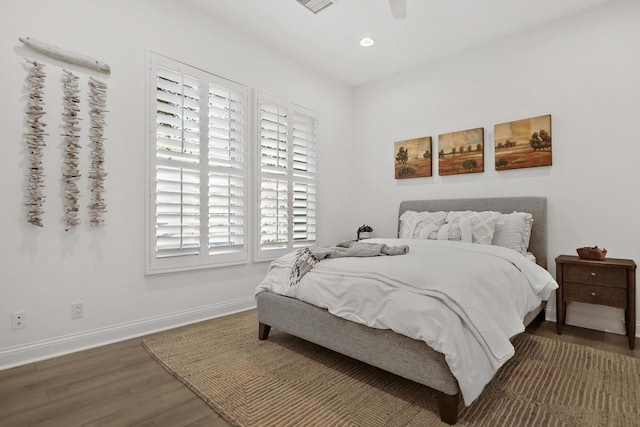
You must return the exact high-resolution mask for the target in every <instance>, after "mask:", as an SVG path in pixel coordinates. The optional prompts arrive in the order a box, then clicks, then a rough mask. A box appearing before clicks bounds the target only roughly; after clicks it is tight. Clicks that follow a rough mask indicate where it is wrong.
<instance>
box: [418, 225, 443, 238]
mask: <svg viewBox="0 0 640 427" xmlns="http://www.w3.org/2000/svg"><path fill="white" fill-rule="evenodd" d="M441 227H444V225H438V224H436V223H433V224H429V225H427V226H426V227H424V228H422V230H420V232H419V233H418V239H428V240H437V239H438V230H439V229H440V228H441Z"/></svg>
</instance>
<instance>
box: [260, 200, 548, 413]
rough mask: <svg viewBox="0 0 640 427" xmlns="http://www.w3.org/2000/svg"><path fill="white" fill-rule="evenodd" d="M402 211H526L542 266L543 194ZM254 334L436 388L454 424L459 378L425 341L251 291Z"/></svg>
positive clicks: (428, 203) (418, 203) (406, 206)
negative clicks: (299, 343)
mask: <svg viewBox="0 0 640 427" xmlns="http://www.w3.org/2000/svg"><path fill="white" fill-rule="evenodd" d="M407 210H414V211H418V212H422V211H430V212H435V211H459V210H474V211H488V210H491V211H497V212H502V213H511V212H513V211H518V212H529V213H531V215H532V216H533V227H532V230H531V240H530V243H529V251H530V252H532V253H533V255H534V256H535V257H536V260H537V263H538V264H539V265H540V266H542V267H544V268H546V267H547V199H546V198H545V197H498V198H477V199H440V200H413V201H404V202H401V203H400V212H399V216H400V215H402V214H403V213H404V212H405V211H407ZM256 300H257V307H258V309H257V313H258V338H259V339H260V340H265V339H267V338H268V336H269V331H270V329H271V327H274V328H276V329H278V330H280V331H283V332H286V333H289V334H291V335H295V336H297V337H300V338H302V339H305V340H307V341H311V342H313V343H316V344H318V345H321V346H323V347H326V348H329V349H331V350H334V351H336V352H338V353H341V354H344V355H346V356H349V357H352V358H354V359H357V360H360V361H362V362H365V363H368V364H370V365H373V366H376V367H378V368H381V369H384V370H386V371H389V372H392V373H394V374H396V375H400V376H402V377H404V378H408V379H410V380H412V381H415V382H417V383H420V384H423V385H426V386H428V387H431V388H432V389H434V390H436V392H437V400H438V411H439V413H440V418H441V419H442V421H444V422H446V423H448V424H455V423H456V421H457V418H458V407H459V405H460V389H459V387H458V382H457V381H456V379H455V377H454V376H453V374H452V373H451V371H450V370H449V367H448V366H447V363H446V362H445V359H444V355H443V354H442V353H439V352H437V351H435V350H433V349H432V348H431V347H429V346H428V345H427V344H426V343H425V342H423V341H418V340H414V339H411V338H408V337H406V336H403V335H399V334H396V333H395V332H393V331H390V330H380V329H373V328H369V327H367V326H364V325H361V324H359V323H354V322H351V321H348V320H344V319H342V318H340V317H337V316H334V315H332V314H330V313H329V312H328V311H327V310H326V309H321V308H318V307H315V306H313V305H311V304H307V303H305V302H302V301H300V300H296V299H294V298H289V297H284V296H281V295H277V294H275V293H272V292H261V293H259V294H258V295H256ZM544 306H545V303H544V302H543V304H541V305H540V306H539V307H538V308H537V309H535V310H533V311H532V312H531V313H529V314H528V315H527V316H526V317H525V324H527V325H528V324H529V323H530V322H531V321H532V320H533V319H534V318H536V317H537V316H539V315H540V313H544Z"/></svg>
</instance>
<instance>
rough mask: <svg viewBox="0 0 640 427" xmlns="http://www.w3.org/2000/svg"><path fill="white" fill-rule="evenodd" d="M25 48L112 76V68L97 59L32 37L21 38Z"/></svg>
mask: <svg viewBox="0 0 640 427" xmlns="http://www.w3.org/2000/svg"><path fill="white" fill-rule="evenodd" d="M18 40H20V41H21V42H22V43H24V44H25V46H29V47H30V48H31V49H33V50H35V51H38V52H40V53H42V54H44V55H47V56H49V57H51V58H55V59H59V60H61V61H64V62H68V63H69V64H75V65H80V66H81V67H85V68H90V69H92V70H96V71H100V72H102V73H106V74H110V73H111V68H109V65H107V64H105V63H104V62H102V61H98V60H97V59H93V58H89V57H88V56H84V55H80V54H78V53H74V52H69V51H67V50H64V49H60V48H59V47H57V46H54V45H51V44H48V43H44V42H41V41H38V40H34V39H32V38H31V37H19V38H18Z"/></svg>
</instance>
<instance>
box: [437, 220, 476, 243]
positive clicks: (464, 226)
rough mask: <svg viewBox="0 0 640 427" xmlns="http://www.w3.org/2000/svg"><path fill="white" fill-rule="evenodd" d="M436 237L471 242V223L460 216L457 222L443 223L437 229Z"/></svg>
mask: <svg viewBox="0 0 640 427" xmlns="http://www.w3.org/2000/svg"><path fill="white" fill-rule="evenodd" d="M437 239H438V240H454V241H457V242H467V243H472V237H471V223H470V222H469V221H468V220H467V219H465V218H462V219H461V220H460V221H457V222H453V223H449V222H448V223H446V224H443V225H442V226H441V227H440V229H439V230H438V233H437Z"/></svg>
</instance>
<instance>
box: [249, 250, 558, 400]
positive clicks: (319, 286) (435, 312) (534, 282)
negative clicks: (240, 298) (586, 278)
mask: <svg viewBox="0 0 640 427" xmlns="http://www.w3.org/2000/svg"><path fill="white" fill-rule="evenodd" d="M367 242H371V243H385V244H387V245H390V246H393V245H402V244H406V245H409V246H410V251H409V253H408V254H406V255H397V256H379V257H371V258H337V259H326V260H323V261H321V262H320V263H319V264H318V265H317V266H315V267H314V268H313V269H312V270H311V271H310V272H308V273H307V274H306V275H305V276H304V277H303V278H302V280H301V281H300V283H299V284H298V285H296V286H289V284H288V279H289V275H290V273H291V266H292V264H293V258H294V255H295V253H290V254H287V255H284V256H282V257H280V258H278V259H277V260H275V261H273V262H272V263H271V266H270V268H269V272H268V273H267V276H266V277H265V279H264V280H263V282H262V283H261V284H260V285H258V288H257V289H256V293H258V292H262V291H265V290H266V291H271V292H274V293H278V294H281V295H286V296H290V297H294V298H298V299H300V300H302V301H305V302H307V303H309V304H313V305H315V306H317V307H321V308H326V309H327V310H328V311H329V312H330V313H332V314H334V315H336V316H339V317H342V318H344V319H347V320H351V321H354V322H358V323H361V324H364V325H367V326H370V327H373V328H379V329H391V330H392V331H394V332H396V333H399V334H402V335H405V336H408V337H411V338H413V339H419V340H422V341H425V342H426V343H427V344H428V345H429V346H430V347H432V348H433V349H435V350H436V351H439V352H441V353H443V354H444V356H445V359H446V361H447V363H448V365H449V368H450V369H451V372H452V373H453V375H454V376H455V377H456V379H457V380H458V385H459V386H460V390H461V392H462V396H463V398H464V402H465V404H466V405H470V404H471V403H472V402H473V401H474V400H475V399H476V398H477V397H478V396H479V395H480V393H481V392H482V390H483V388H484V386H485V385H486V384H487V383H488V382H489V381H490V380H491V378H492V377H493V375H494V374H495V372H496V371H497V370H498V369H499V368H500V366H502V365H503V364H504V363H505V362H506V361H507V360H509V358H511V357H512V356H513V353H514V349H513V346H512V345H511V342H510V341H509V339H510V338H511V337H513V336H514V335H516V334H518V333H521V332H523V331H524V324H523V319H524V316H525V315H526V314H527V313H528V312H529V311H531V310H533V309H534V308H536V307H537V306H538V305H539V304H540V302H541V301H542V300H546V299H548V298H549V295H550V294H551V292H552V291H553V290H554V289H556V288H557V287H558V285H557V283H556V282H555V280H553V278H552V277H551V275H550V274H549V273H548V272H547V271H546V270H545V269H543V268H542V267H540V266H538V265H537V264H535V263H533V262H531V261H530V260H528V259H526V258H525V257H523V256H522V255H520V254H519V253H517V252H515V251H513V250H511V249H507V248H503V247H500V246H490V245H480V244H472V243H462V242H450V241H439V240H413V239H370V240H367Z"/></svg>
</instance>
